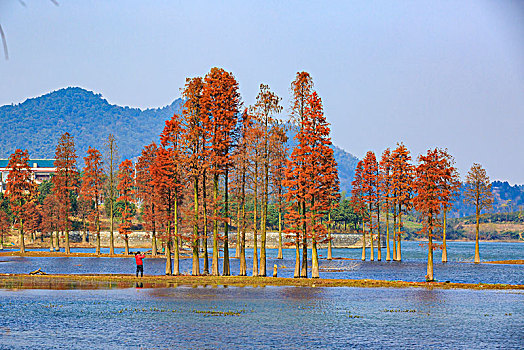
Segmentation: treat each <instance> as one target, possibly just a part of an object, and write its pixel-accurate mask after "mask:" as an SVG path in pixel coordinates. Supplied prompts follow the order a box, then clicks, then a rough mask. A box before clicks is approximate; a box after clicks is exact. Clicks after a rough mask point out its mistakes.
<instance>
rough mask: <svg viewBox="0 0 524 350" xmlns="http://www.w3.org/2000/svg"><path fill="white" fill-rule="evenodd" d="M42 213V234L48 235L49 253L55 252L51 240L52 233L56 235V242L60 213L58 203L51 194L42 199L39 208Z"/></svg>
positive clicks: (52, 240)
mask: <svg viewBox="0 0 524 350" xmlns="http://www.w3.org/2000/svg"><path fill="white" fill-rule="evenodd" d="M41 211H42V225H41V230H42V234H48V235H49V251H50V252H52V251H55V243H54V239H53V233H54V232H56V234H57V237H56V239H57V241H58V227H59V224H60V213H59V208H58V201H57V200H56V197H55V196H54V195H53V194H50V195H48V196H47V197H46V198H45V199H44V203H43V205H42V208H41Z"/></svg>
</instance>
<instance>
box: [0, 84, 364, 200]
mask: <svg viewBox="0 0 524 350" xmlns="http://www.w3.org/2000/svg"><path fill="white" fill-rule="evenodd" d="M181 106H182V100H181V99H176V100H175V101H173V103H171V104H170V105H168V106H165V107H162V108H153V109H146V110H141V109H139V108H130V107H122V106H117V105H113V104H110V103H109V102H107V100H105V99H104V98H103V97H102V95H101V94H97V93H94V92H92V91H88V90H85V89H82V88H79V87H68V88H64V89H59V90H56V91H53V92H50V93H48V94H45V95H42V96H40V97H36V98H30V99H27V100H26V101H24V102H22V103H20V104H16V105H5V106H1V107H0V130H1V134H0V135H1V136H0V158H7V157H9V155H10V154H11V153H13V152H14V150H15V149H16V148H21V149H27V150H28V151H29V154H30V156H31V157H32V158H53V157H54V154H55V148H56V144H57V143H58V140H59V138H60V136H61V135H62V134H63V133H64V132H69V133H70V134H71V135H72V136H73V138H74V140H75V145H76V149H77V155H78V156H79V159H78V162H79V166H81V165H82V164H83V160H82V158H81V157H84V156H85V154H86V152H87V149H88V147H89V146H91V147H95V148H97V149H99V150H100V151H103V149H104V143H105V142H106V140H107V137H108V135H109V134H110V133H112V134H114V135H115V138H116V141H117V145H118V151H119V152H118V153H119V155H120V157H122V158H129V159H131V158H135V157H137V156H138V155H140V152H141V150H142V148H143V147H144V146H145V145H148V144H149V143H151V142H152V141H156V142H158V140H159V135H160V133H161V132H162V130H163V128H164V122H165V121H166V120H167V119H169V118H171V116H172V115H173V114H174V113H175V112H180V110H181ZM292 143H293V141H292V140H290V144H292ZM333 150H334V154H335V159H336V161H337V163H338V169H339V178H340V187H341V191H348V192H349V191H350V190H351V181H352V180H353V176H354V174H355V167H356V165H357V162H358V159H357V158H356V157H355V156H353V155H352V154H351V153H349V152H346V151H344V150H343V149H341V148H339V147H337V146H333Z"/></svg>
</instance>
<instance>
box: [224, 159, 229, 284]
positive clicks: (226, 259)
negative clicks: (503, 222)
mask: <svg viewBox="0 0 524 350" xmlns="http://www.w3.org/2000/svg"><path fill="white" fill-rule="evenodd" d="M228 175H229V169H228V168H227V167H226V171H225V174H224V214H225V216H226V217H225V219H226V221H225V222H224V260H223V261H222V263H223V266H222V275H223V276H229V275H231V271H230V269H229V194H228V182H229V179H228Z"/></svg>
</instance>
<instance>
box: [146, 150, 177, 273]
mask: <svg viewBox="0 0 524 350" xmlns="http://www.w3.org/2000/svg"><path fill="white" fill-rule="evenodd" d="M175 169H176V166H175V160H174V158H173V157H172V154H171V152H169V151H168V150H166V149H165V148H164V147H159V148H158V150H157V155H156V158H155V161H154V162H153V164H152V165H151V178H152V181H151V182H152V185H153V188H154V190H155V199H156V203H157V208H158V213H159V220H160V222H161V223H162V224H163V225H164V227H165V232H164V233H163V234H161V236H162V238H163V239H164V241H165V242H166V250H165V255H166V275H172V274H173V267H172V262H171V247H172V243H173V231H172V227H173V221H174V219H175V213H176V212H177V209H178V208H177V206H178V203H177V194H176V190H175V188H177V187H178V184H177V176H178V174H176V170H175Z"/></svg>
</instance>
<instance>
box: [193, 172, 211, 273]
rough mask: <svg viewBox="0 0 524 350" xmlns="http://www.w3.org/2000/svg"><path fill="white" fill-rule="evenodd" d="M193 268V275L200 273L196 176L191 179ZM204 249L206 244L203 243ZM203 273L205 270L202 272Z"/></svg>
mask: <svg viewBox="0 0 524 350" xmlns="http://www.w3.org/2000/svg"><path fill="white" fill-rule="evenodd" d="M193 209H194V213H193V220H194V222H193V242H192V243H193V244H192V246H193V270H192V271H191V274H192V275H193V276H198V275H200V259H199V257H198V177H197V176H195V178H194V179H193ZM204 249H207V246H205V245H204ZM204 273H205V272H204Z"/></svg>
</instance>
